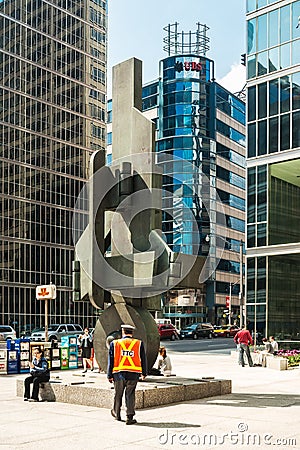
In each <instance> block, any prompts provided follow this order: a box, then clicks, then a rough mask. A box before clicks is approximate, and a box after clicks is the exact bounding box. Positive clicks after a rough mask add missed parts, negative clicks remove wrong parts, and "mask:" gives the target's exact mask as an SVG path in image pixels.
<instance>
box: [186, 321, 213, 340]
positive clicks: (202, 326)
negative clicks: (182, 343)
mask: <svg viewBox="0 0 300 450" xmlns="http://www.w3.org/2000/svg"><path fill="white" fill-rule="evenodd" d="M213 337H214V327H213V326H212V324H211V323H204V322H202V323H193V324H191V325H189V326H188V327H186V328H182V330H180V339H185V338H192V339H198V338H208V339H211V338H213Z"/></svg>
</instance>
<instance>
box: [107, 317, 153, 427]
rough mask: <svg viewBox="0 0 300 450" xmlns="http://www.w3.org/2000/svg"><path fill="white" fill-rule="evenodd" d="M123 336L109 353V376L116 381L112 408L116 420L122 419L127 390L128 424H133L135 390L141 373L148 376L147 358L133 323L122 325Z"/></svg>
mask: <svg viewBox="0 0 300 450" xmlns="http://www.w3.org/2000/svg"><path fill="white" fill-rule="evenodd" d="M121 328H122V338H121V339H116V340H114V341H112V342H111V344H110V347H109V353H108V368H107V378H108V381H109V382H110V383H114V388H115V397H114V407H113V409H112V410H111V414H112V416H113V417H114V418H115V419H116V420H121V406H122V397H123V393H124V390H125V404H126V414H127V419H126V425H133V424H135V423H136V420H135V419H134V418H133V416H134V415H135V390H136V386H137V382H138V380H139V377H140V375H142V380H144V379H145V378H146V376H147V360H146V353H145V348H144V344H143V342H142V341H141V340H139V339H135V338H133V330H134V329H135V327H133V326H132V325H121Z"/></svg>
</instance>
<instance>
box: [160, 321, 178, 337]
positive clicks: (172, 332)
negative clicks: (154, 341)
mask: <svg viewBox="0 0 300 450" xmlns="http://www.w3.org/2000/svg"><path fill="white" fill-rule="evenodd" d="M157 327H158V333H159V336H160V339H170V340H171V341H175V339H179V336H178V333H177V330H176V328H175V327H174V325H172V324H171V323H164V324H163V323H162V324H158V325H157Z"/></svg>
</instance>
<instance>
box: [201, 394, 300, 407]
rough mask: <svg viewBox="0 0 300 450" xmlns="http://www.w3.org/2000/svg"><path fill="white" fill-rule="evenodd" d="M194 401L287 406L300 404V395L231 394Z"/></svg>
mask: <svg viewBox="0 0 300 450" xmlns="http://www.w3.org/2000/svg"><path fill="white" fill-rule="evenodd" d="M194 402H196V403H202V404H206V405H211V406H214V405H216V406H238V407H243V406H244V407H246V408H268V407H270V406H273V407H278V408H287V407H289V406H300V395H286V394H230V395H226V396H223V397H220V398H207V399H202V400H195V401H194ZM194 402H193V403H194Z"/></svg>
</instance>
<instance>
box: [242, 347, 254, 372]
mask: <svg viewBox="0 0 300 450" xmlns="http://www.w3.org/2000/svg"><path fill="white" fill-rule="evenodd" d="M244 352H245V353H246V355H247V359H248V364H249V366H250V367H252V366H253V361H252V358H251V355H250V350H249V346H248V345H247V344H240V349H239V364H241V365H242V366H243V367H244V365H245V361H244Z"/></svg>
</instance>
